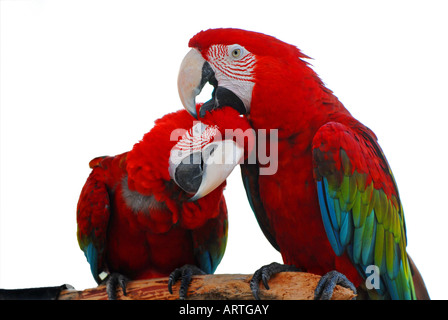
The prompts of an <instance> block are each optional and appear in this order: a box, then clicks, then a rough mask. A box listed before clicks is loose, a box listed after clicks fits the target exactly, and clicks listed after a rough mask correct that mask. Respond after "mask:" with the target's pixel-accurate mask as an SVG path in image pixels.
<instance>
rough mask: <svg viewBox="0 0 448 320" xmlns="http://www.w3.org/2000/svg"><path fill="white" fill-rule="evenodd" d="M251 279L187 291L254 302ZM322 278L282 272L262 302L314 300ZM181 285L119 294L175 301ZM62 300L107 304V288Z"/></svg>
mask: <svg viewBox="0 0 448 320" xmlns="http://www.w3.org/2000/svg"><path fill="white" fill-rule="evenodd" d="M251 278H252V275H245V274H215V275H204V276H194V277H193V280H192V282H191V284H190V287H189V289H188V296H187V299H189V300H251V299H253V296H252V292H251V291H250V287H249V281H250V279H251ZM319 279H320V276H317V275H314V274H310V273H302V272H283V273H279V274H277V275H275V276H273V277H272V278H271V280H270V281H269V287H270V290H266V289H265V288H264V286H263V284H260V288H261V289H260V298H261V299H263V300H265V299H272V300H312V299H313V297H314V289H315V287H316V285H317V283H318V281H319ZM179 286H180V282H179V281H178V282H177V283H176V284H175V285H174V286H173V294H170V293H169V292H168V278H167V277H165V278H157V279H149V280H138V281H131V282H129V283H128V285H127V290H126V291H127V296H123V294H122V292H121V289H120V290H117V291H118V295H117V298H118V299H120V300H176V299H179V293H178V292H179ZM354 296H355V295H354V294H353V292H352V291H351V290H349V289H346V288H343V287H340V286H336V288H335V290H334V294H333V298H332V300H350V299H352V298H353V297H354ZM59 299H60V300H107V294H106V288H105V286H103V285H102V286H98V287H96V288H92V289H86V290H84V291H76V290H64V291H62V292H61V294H60V295H59Z"/></svg>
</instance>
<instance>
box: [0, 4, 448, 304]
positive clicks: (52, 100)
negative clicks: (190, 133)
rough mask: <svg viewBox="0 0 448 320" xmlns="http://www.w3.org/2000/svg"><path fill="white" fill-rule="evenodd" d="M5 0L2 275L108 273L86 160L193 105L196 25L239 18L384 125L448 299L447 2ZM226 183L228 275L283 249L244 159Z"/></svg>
mask: <svg viewBox="0 0 448 320" xmlns="http://www.w3.org/2000/svg"><path fill="white" fill-rule="evenodd" d="M0 1H1V2H0V3H1V79H0V80H1V92H0V93H1V100H0V103H1V105H0V107H1V109H0V110H1V114H0V117H1V123H0V128H1V132H0V138H1V140H0V147H1V149H0V154H1V159H0V168H1V172H0V177H1V179H0V180H1V185H0V192H1V195H0V287H1V288H21V287H35V286H51V285H60V284H63V283H69V284H71V285H73V286H74V287H75V288H77V289H84V288H87V287H92V286H95V285H96V283H95V282H94V280H93V278H92V276H91V274H90V271H89V267H88V264H87V261H86V259H85V257H84V255H83V253H82V251H81V250H80V249H79V247H78V244H77V241H76V213H75V211H76V204H77V200H78V196H79V193H80V191H81V188H82V186H83V184H84V182H85V180H86V178H87V176H88V174H89V172H90V169H89V167H88V162H89V161H90V160H91V159H92V158H93V157H96V156H102V155H115V154H118V153H121V152H124V151H127V150H130V149H131V148H132V146H133V144H134V143H136V142H137V141H139V139H141V137H142V136H143V134H144V133H146V132H147V131H149V130H150V129H151V128H152V126H153V121H154V120H155V119H157V118H159V117H161V116H163V115H164V114H166V113H167V112H171V111H175V110H178V109H180V108H181V104H180V101H179V98H178V94H177V86H176V79H177V72H178V68H179V65H180V62H181V60H182V58H183V57H184V55H185V54H186V53H187V51H188V47H187V44H188V40H189V39H190V38H191V37H192V36H193V35H194V34H196V33H197V32H198V31H200V30H202V29H208V28H211V27H239V28H244V29H249V30H254V31H259V32H264V33H267V34H270V35H273V36H276V37H278V38H279V39H281V40H283V41H286V42H288V43H292V44H295V45H296V46H298V47H299V48H300V49H302V51H303V52H304V53H305V54H307V55H309V56H311V57H313V58H314V60H313V61H311V63H312V64H313V65H314V68H315V70H316V71H317V72H318V74H319V75H320V76H321V77H322V79H323V81H324V82H325V83H326V85H327V86H328V87H329V88H330V89H332V90H333V91H334V92H335V94H336V95H337V96H338V97H339V98H340V100H341V101H342V102H343V103H344V104H345V106H346V107H347V108H348V109H349V110H350V111H351V112H352V114H353V115H354V116H355V117H356V118H357V119H359V120H360V121H362V122H363V123H364V124H366V125H367V126H369V127H370V128H371V129H372V130H373V131H374V132H375V133H376V134H377V136H378V138H379V142H380V144H381V146H382V148H383V150H384V152H385V154H386V156H387V158H388V160H389V163H390V165H391V166H392V169H393V171H394V174H395V178H396V180H397V183H398V186H399V189H400V196H401V200H402V202H403V205H404V209H405V214H406V223H407V235H408V252H409V253H410V254H411V256H412V257H413V258H414V261H415V262H416V263H417V265H418V266H419V269H420V271H421V273H422V274H423V277H424V279H425V282H426V284H427V287H428V289H429V292H430V294H431V297H432V298H435V299H446V298H448V295H447V293H446V292H445V290H446V284H447V280H446V277H445V273H446V270H445V269H446V268H447V262H448V255H447V249H446V248H447V225H448V209H447V206H446V203H447V202H446V199H447V188H446V184H447V181H448V170H447V167H448V147H447V146H448V144H447V141H446V140H447V137H448V134H447V131H446V130H447V120H446V110H447V109H448V95H447V92H448V81H447V75H448V63H447V60H448V47H447V43H448V41H447V31H448V20H447V18H446V13H447V12H448V10H447V5H445V3H446V2H444V1H432V0H427V1H375V2H370V3H371V4H367V2H360V1H280V0H277V1H272V0H270V1H261V0H257V1H230V0H227V1H192V0H189V1H163V2H162V1H157V2H156V1H129V0H128V1H111V0H108V1H96V0H89V1H81V0H76V1H67V0H57V1H56V0H54V1H38V0H34V1H26V0H22V1H20V0H17V1H12V0H11V1H7V0H0ZM206 99H208V97H204V99H203V100H202V101H205V100H206ZM225 195H226V198H227V203H228V210H229V220H230V222H229V228H230V231H229V241H228V247H227V251H226V254H225V256H224V259H223V261H222V263H221V265H220V266H219V267H218V270H217V272H218V273H252V272H254V271H255V270H256V269H257V268H259V267H260V266H261V265H263V264H267V263H270V262H272V261H279V262H280V261H281V257H280V255H279V254H278V253H276V252H275V250H274V249H273V248H271V246H270V245H269V243H268V242H267V241H266V240H265V238H264V236H263V234H262V233H261V231H260V230H259V227H258V224H257V222H256V220H255V218H254V215H253V213H252V212H251V209H250V207H249V205H248V202H247V199H246V196H245V192H244V189H243V186H242V183H241V180H240V172H239V169H237V170H235V171H234V172H233V173H232V175H231V177H230V178H229V180H228V187H227V190H226V191H225Z"/></svg>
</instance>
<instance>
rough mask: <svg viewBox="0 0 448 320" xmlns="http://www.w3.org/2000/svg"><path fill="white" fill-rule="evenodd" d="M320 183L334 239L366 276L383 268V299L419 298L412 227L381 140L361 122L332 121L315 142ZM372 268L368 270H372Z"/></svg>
mask: <svg viewBox="0 0 448 320" xmlns="http://www.w3.org/2000/svg"><path fill="white" fill-rule="evenodd" d="M313 165H314V178H315V181H316V185H317V191H318V196H319V204H320V211H321V213H322V219H323V223H324V226H325V231H326V233H327V236H328V239H329V241H330V243H331V245H332V247H333V249H334V251H335V253H336V254H337V255H338V256H340V255H342V254H343V253H344V252H345V250H347V253H348V255H349V257H350V259H351V260H352V262H353V263H354V265H355V266H356V267H357V269H358V271H359V272H360V273H361V275H362V276H363V277H364V278H366V277H367V276H368V274H367V273H366V272H368V273H370V272H372V270H374V269H372V268H368V267H369V266H373V265H374V266H377V267H378V268H379V272H380V279H381V283H380V285H379V288H378V287H375V289H377V291H378V293H380V294H381V295H387V294H389V295H390V297H391V298H393V299H414V298H415V292H414V284H413V281H412V275H411V272H410V267H409V261H408V258H407V254H406V228H405V221H404V216H403V208H402V206H401V203H400V199H399V195H398V190H397V187H396V184H395V181H394V177H393V175H392V172H391V170H390V167H389V165H388V163H387V160H386V158H385V157H384V154H383V152H382V150H381V148H380V147H379V145H378V144H377V142H376V137H375V135H374V134H373V132H371V131H370V130H369V129H367V128H366V127H364V126H362V125H361V124H360V123H353V124H350V127H348V126H345V125H343V124H341V123H337V122H330V123H328V124H326V125H324V126H322V127H321V128H320V129H319V130H318V132H317V133H316V135H315V137H314V139H313ZM366 268H367V269H366Z"/></svg>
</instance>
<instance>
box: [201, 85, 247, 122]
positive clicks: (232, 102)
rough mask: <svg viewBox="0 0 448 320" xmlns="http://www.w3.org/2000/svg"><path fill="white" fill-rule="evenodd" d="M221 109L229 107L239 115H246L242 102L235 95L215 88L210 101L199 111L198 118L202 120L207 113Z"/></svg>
mask: <svg viewBox="0 0 448 320" xmlns="http://www.w3.org/2000/svg"><path fill="white" fill-rule="evenodd" d="M222 107H231V108H233V109H235V110H236V111H238V112H239V113H240V114H245V113H246V107H245V106H244V103H243V101H241V99H240V98H238V96H237V95H236V94H234V93H233V92H232V91H230V90H229V89H227V88H224V87H219V86H218V87H216V88H215V90H214V91H213V94H212V99H210V100H209V101H207V102H206V103H204V104H203V105H202V106H201V108H200V109H199V117H200V118H203V117H204V116H205V114H206V113H207V112H210V111H212V110H215V109H219V108H222Z"/></svg>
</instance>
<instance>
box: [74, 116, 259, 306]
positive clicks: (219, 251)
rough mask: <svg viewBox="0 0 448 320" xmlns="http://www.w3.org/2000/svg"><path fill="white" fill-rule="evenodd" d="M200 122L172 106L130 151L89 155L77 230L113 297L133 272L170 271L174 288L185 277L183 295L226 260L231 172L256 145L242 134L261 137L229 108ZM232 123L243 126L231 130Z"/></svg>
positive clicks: (97, 275) (152, 275)
mask: <svg viewBox="0 0 448 320" xmlns="http://www.w3.org/2000/svg"><path fill="white" fill-rule="evenodd" d="M228 110H231V112H229V111H228ZM194 121H195V119H194V118H193V117H191V115H190V114H188V112H186V111H185V110H181V111H178V112H175V113H170V114H168V115H166V116H164V117H162V118H161V119H159V120H157V121H156V122H155V126H154V128H153V129H152V130H151V131H150V132H148V133H147V134H145V136H144V137H143V139H142V140H141V141H140V142H138V143H137V144H135V145H134V147H133V149H132V150H131V151H129V152H126V153H123V154H120V155H117V156H114V157H99V158H95V159H93V160H92V161H91V162H90V167H91V168H92V172H91V174H90V176H89V177H88V179H87V181H86V183H85V185H84V187H83V189H82V191H81V195H80V198H79V202H78V208H77V222H78V232H77V236H78V241H79V245H80V247H81V249H82V250H83V251H84V254H85V256H86V258H87V260H88V262H89V264H90V270H91V272H92V275H93V277H94V278H95V280H96V281H97V282H98V283H101V282H102V281H103V280H104V278H105V277H106V276H107V275H108V277H107V280H105V281H106V283H107V292H108V296H109V298H110V299H115V298H116V288H117V286H118V285H120V286H121V287H122V289H123V292H124V294H126V291H125V288H126V281H127V279H131V280H135V279H148V278H155V277H162V276H168V275H170V281H169V290H170V291H171V285H172V284H173V283H174V282H175V281H177V280H178V279H179V278H181V280H182V284H181V289H180V294H179V296H180V298H185V296H186V292H187V288H188V284H189V282H190V280H191V275H192V274H198V273H213V272H214V271H215V269H216V267H217V266H218V264H219V263H220V261H221V258H222V256H223V254H224V250H225V246H226V241H227V208H226V203H225V199H224V196H223V190H224V187H225V179H226V178H227V176H228V175H229V174H230V172H231V171H232V170H233V168H234V167H235V166H236V165H237V164H238V162H239V161H240V159H242V157H243V155H244V154H248V152H249V150H250V149H248V148H249V146H250V145H251V144H250V143H249V144H247V143H246V144H245V145H244V139H246V142H247V140H249V141H254V140H255V137H254V136H253V135H251V130H252V129H250V130H249V131H246V129H249V128H250V126H249V124H248V122H247V119H245V118H242V117H241V116H240V115H239V113H238V112H236V111H235V110H233V109H230V108H226V110H223V111H220V112H213V113H211V114H209V116H208V117H206V118H204V119H202V120H201V122H197V121H196V123H194ZM193 124H194V126H193ZM229 129H241V130H240V131H238V130H236V131H235V134H234V135H233V136H232V135H225V132H226V131H225V130H229ZM241 134H244V136H243V138H244V139H240V138H239V135H241ZM245 152H247V153H245ZM185 265H186V266H185ZM173 270H175V271H173ZM172 271H173V272H172ZM171 272H172V273H171ZM170 273H171V274H170Z"/></svg>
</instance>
